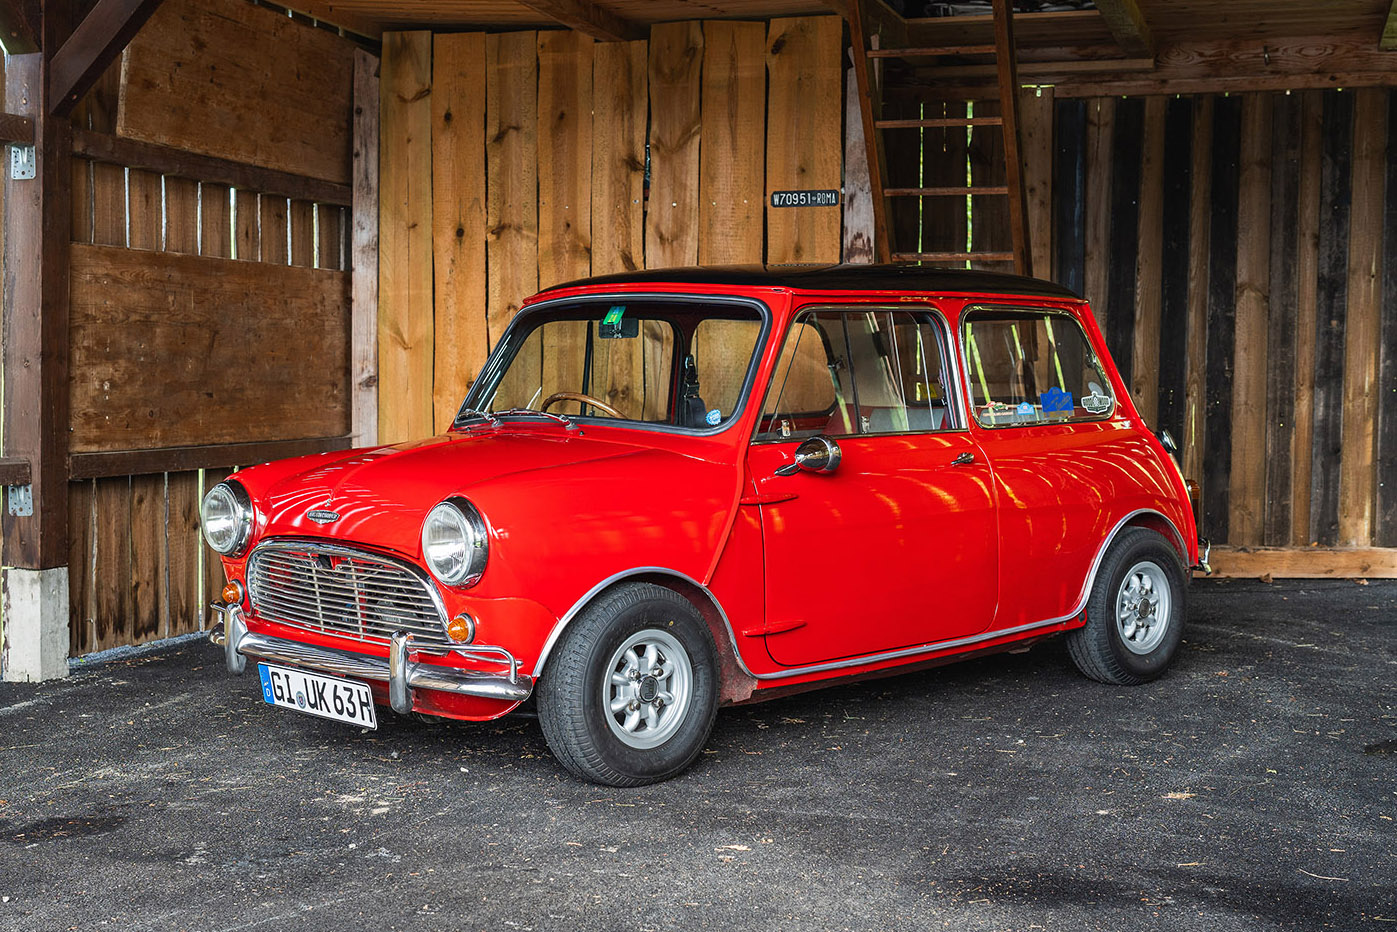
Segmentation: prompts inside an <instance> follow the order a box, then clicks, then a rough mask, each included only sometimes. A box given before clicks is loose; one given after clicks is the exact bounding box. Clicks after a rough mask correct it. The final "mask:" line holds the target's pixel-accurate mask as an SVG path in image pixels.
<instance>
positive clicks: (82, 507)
mask: <svg viewBox="0 0 1397 932" xmlns="http://www.w3.org/2000/svg"><path fill="white" fill-rule="evenodd" d="M94 486H95V483H94V482H92V481H86V482H72V483H69V484H68V656H70V657H81V656H82V655H83V654H88V653H91V652H92V643H93V635H94V634H95V631H94V625H93V618H94V615H95V613H94V609H93V599H94V598H95V593H94V591H93V579H92V548H93V545H94V543H95V537H94V530H95V528H94V526H93V525H94V523H95V520H94V519H95V518H96V512H95V511H94V508H95V507H96V502H95V501H94V498H93V489H94Z"/></svg>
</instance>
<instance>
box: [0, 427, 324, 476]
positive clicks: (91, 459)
mask: <svg viewBox="0 0 1397 932" xmlns="http://www.w3.org/2000/svg"><path fill="white" fill-rule="evenodd" d="M349 447H350V438H349V437H323V438H317V439H312V440H272V441H265V442H262V443H219V444H207V445H202V444H201V445H199V446H188V447H163V448H160V449H155V450H114V451H111V452H101V453H74V454H72V455H71V456H69V457H68V477H69V478H70V479H74V480H78V479H104V478H106V477H108V476H135V475H142V474H145V473H157V472H182V471H184V470H187V469H222V468H224V467H228V466H246V465H248V464H249V463H266V462H269V461H271V460H281V459H288V458H290V457H293V456H306V455H309V454H312V453H332V452H334V451H336V450H347V449H349ZM0 476H3V473H0Z"/></svg>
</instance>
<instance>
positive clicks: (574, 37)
mask: <svg viewBox="0 0 1397 932" xmlns="http://www.w3.org/2000/svg"><path fill="white" fill-rule="evenodd" d="M593 45H594V43H593V41H592V39H591V38H590V37H588V36H584V35H582V34H581V33H579V32H571V31H567V32H558V31H552V32H541V33H539V34H538V69H539V75H538V133H539V138H538V275H539V282H538V284H539V287H540V288H547V287H549V286H550V285H556V284H558V283H559V282H565V281H572V280H573V279H577V278H585V277H587V275H588V274H589V273H590V271H591V251H592V192H591V172H592V49H593Z"/></svg>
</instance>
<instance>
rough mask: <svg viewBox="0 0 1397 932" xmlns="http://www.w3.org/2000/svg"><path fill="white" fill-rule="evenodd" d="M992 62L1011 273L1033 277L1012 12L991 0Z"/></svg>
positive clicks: (1001, 1)
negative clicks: (1006, 195) (996, 84)
mask: <svg viewBox="0 0 1397 932" xmlns="http://www.w3.org/2000/svg"><path fill="white" fill-rule="evenodd" d="M994 45H995V53H994V54H995V60H996V62H997V63H998V66H999V67H998V72H999V107H1000V117H1001V119H1003V121H1004V122H1003V123H1002V124H1001V126H1002V128H1003V130H1004V184H1005V186H1006V187H1008V189H1009V229H1010V231H1011V233H1012V234H1013V243H1014V271H1015V272H1018V273H1019V274H1020V275H1024V276H1032V275H1033V253H1032V252H1030V251H1029V247H1028V231H1029V225H1028V198H1027V197H1026V196H1025V194H1024V183H1023V156H1022V154H1021V152H1022V150H1023V145H1022V142H1021V140H1020V139H1019V65H1018V59H1017V57H1016V56H1017V54H1018V52H1017V50H1016V49H1015V47H1014V8H1013V6H1012V5H1010V3H1009V0H994Z"/></svg>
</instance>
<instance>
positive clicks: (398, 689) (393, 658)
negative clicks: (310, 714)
mask: <svg viewBox="0 0 1397 932" xmlns="http://www.w3.org/2000/svg"><path fill="white" fill-rule="evenodd" d="M212 608H213V610H214V611H215V612H217V613H219V614H220V615H222V616H223V620H222V621H220V622H217V623H216V624H215V625H214V626H213V628H212V629H210V631H209V640H210V641H211V642H212V643H213V644H215V645H217V646H219V647H222V648H223V654H224V659H225V661H226V663H227V666H228V671H229V672H230V673H235V674H241V673H242V672H243V671H244V670H246V669H247V658H248V657H260V658H261V659H263V660H270V661H273V662H276V663H285V664H290V665H291V666H295V667H304V668H306V669H309V670H315V671H318V672H321V673H329V674H333V675H335V676H347V677H351V678H353V679H360V680H377V681H379V682H380V683H387V684H388V701H389V704H390V705H391V706H392V707H393V711H395V712H400V713H404V714H406V713H408V712H411V711H412V706H413V690H415V689H436V690H440V691H442V692H450V693H458V694H460V695H463V696H478V697H480V698H483V699H499V700H501V701H503V702H522V701H524V700H525V699H527V698H529V694H530V693H532V692H533V688H534V681H533V678H532V677H530V676H528V675H526V674H523V673H519V672H517V666H516V665H515V664H510V669H511V672H512V673H513V675H512V676H510V675H501V674H495V673H482V672H478V671H475V670H461V669H458V668H456V667H442V666H437V665H435V664H429V663H419V662H418V661H416V660H413V659H412V655H413V653H414V652H415V649H414V648H413V646H412V635H410V634H408V633H407V632H404V631H399V632H397V633H396V634H394V635H393V637H392V639H391V641H390V642H389V645H388V659H387V660H384V659H382V658H380V657H373V656H370V655H368V654H359V653H355V652H353V651H347V650H339V649H337V648H333V647H316V646H314V645H311V644H302V643H300V642H299V641H290V640H287V639H286V638H277V637H270V636H268V635H265V634H258V633H256V632H253V631H248V630H247V622H246V621H245V620H244V618H243V611H242V609H241V608H240V607H239V606H237V605H225V604H223V603H221V602H215V603H213V605H212ZM501 653H504V652H503V651H501ZM511 659H512V658H511Z"/></svg>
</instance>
